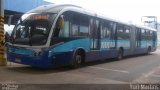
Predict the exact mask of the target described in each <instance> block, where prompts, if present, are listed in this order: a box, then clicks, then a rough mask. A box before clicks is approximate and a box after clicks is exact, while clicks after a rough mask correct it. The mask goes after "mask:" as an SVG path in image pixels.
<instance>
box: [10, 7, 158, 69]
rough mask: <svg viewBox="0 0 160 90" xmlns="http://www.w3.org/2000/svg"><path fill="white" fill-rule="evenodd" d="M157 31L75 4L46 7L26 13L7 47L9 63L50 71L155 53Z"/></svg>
mask: <svg viewBox="0 0 160 90" xmlns="http://www.w3.org/2000/svg"><path fill="white" fill-rule="evenodd" d="M156 41H157V31H156V30H155V29H152V28H148V27H144V26H138V25H133V24H129V23H124V22H121V21H118V20H114V19H111V18H106V17H104V16H100V15H97V14H96V13H93V12H90V11H88V10H86V9H84V8H82V7H79V6H74V5H68V4H66V5H46V6H40V7H38V8H35V9H33V10H31V11H29V12H27V13H26V14H24V15H23V16H22V17H21V18H20V20H19V21H18V23H17V25H16V26H15V28H14V30H13V32H12V35H11V39H10V42H9V44H8V51H7V60H9V61H11V62H15V63H19V64H25V65H30V66H33V67H41V68H50V67H60V66H65V65H72V66H73V67H79V66H80V65H81V64H84V63H85V62H90V61H95V60H102V59H108V58H117V59H122V58H123V57H124V56H128V55H135V54H142V53H150V52H153V51H155V50H156Z"/></svg>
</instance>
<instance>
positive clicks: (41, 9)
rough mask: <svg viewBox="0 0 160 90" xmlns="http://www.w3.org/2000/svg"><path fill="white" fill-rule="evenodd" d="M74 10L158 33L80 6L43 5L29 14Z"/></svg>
mask: <svg viewBox="0 0 160 90" xmlns="http://www.w3.org/2000/svg"><path fill="white" fill-rule="evenodd" d="M65 9H66V10H73V11H75V12H79V13H82V14H86V15H90V16H94V17H97V18H100V19H105V20H109V21H113V22H116V23H120V24H125V25H129V26H131V25H132V26H135V27H137V28H143V29H148V30H153V31H156V29H153V28H150V27H146V26H140V25H134V24H131V23H127V22H122V21H120V20H117V19H114V18H111V17H105V16H104V15H99V14H97V13H96V12H94V11H90V10H87V9H84V8H82V7H80V6H76V5H72V4H49V5H43V6H39V7H37V8H35V9H32V10H30V11H29V12H27V13H45V12H46V13H59V12H60V11H61V10H65Z"/></svg>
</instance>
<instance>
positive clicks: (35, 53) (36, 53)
mask: <svg viewBox="0 0 160 90" xmlns="http://www.w3.org/2000/svg"><path fill="white" fill-rule="evenodd" d="M42 55H43V52H42V51H38V52H34V56H42Z"/></svg>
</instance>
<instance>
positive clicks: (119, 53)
mask: <svg viewBox="0 0 160 90" xmlns="http://www.w3.org/2000/svg"><path fill="white" fill-rule="evenodd" d="M117 59H118V60H121V59H123V50H122V49H119V51H118V56H117Z"/></svg>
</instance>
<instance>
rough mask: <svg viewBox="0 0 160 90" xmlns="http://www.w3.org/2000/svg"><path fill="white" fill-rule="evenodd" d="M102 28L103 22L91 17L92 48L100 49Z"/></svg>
mask: <svg viewBox="0 0 160 90" xmlns="http://www.w3.org/2000/svg"><path fill="white" fill-rule="evenodd" d="M100 30H101V24H100V22H99V20H96V19H93V18H92V19H90V37H91V49H93V50H96V49H100Z"/></svg>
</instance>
